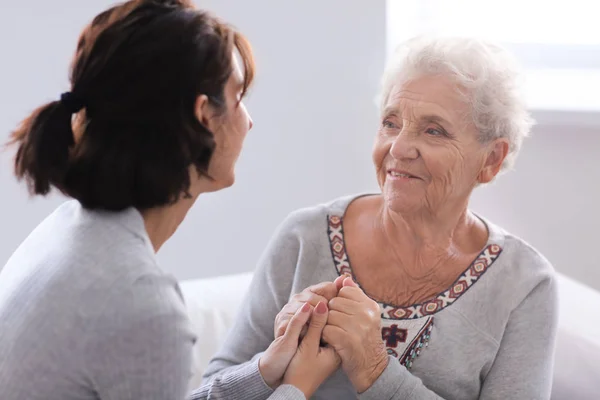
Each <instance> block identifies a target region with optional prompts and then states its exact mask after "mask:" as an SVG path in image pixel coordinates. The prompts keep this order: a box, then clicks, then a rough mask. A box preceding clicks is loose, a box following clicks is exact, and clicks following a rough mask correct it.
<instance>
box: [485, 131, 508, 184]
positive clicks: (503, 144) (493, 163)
mask: <svg viewBox="0 0 600 400" xmlns="http://www.w3.org/2000/svg"><path fill="white" fill-rule="evenodd" d="M508 150H509V144H508V140H507V139H504V138H502V139H496V140H494V141H493V142H492V143H490V144H489V146H488V148H487V149H486V152H487V156H486V158H485V160H484V164H483V168H482V169H481V172H480V173H479V177H478V181H479V183H489V182H491V181H492V180H493V179H494V178H495V177H496V175H498V172H500V169H501V168H502V164H503V163H504V160H505V159H506V156H507V155H508Z"/></svg>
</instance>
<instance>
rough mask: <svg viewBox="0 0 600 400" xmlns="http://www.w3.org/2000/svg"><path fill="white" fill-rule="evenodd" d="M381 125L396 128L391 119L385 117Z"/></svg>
mask: <svg viewBox="0 0 600 400" xmlns="http://www.w3.org/2000/svg"><path fill="white" fill-rule="evenodd" d="M381 126H383V127H384V128H389V129H394V128H396V124H394V123H393V122H392V121H390V120H389V119H385V120H383V122H382V123H381Z"/></svg>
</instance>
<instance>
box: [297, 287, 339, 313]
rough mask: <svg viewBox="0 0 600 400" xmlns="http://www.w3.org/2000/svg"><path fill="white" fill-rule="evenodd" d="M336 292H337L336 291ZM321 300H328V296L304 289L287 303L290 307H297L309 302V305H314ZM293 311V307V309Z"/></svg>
mask: <svg viewBox="0 0 600 400" xmlns="http://www.w3.org/2000/svg"><path fill="white" fill-rule="evenodd" d="M336 294H337V293H336ZM321 301H325V302H326V301H329V299H328V298H326V297H324V296H321V295H319V294H317V293H314V292H311V291H310V290H309V289H305V290H303V291H302V292H300V293H298V294H297V297H296V298H295V299H294V300H292V301H291V302H289V303H288V305H289V306H290V308H291V309H294V308H295V307H299V306H300V305H302V304H304V303H310V305H311V306H313V307H316V306H317V304H319V302H321ZM294 312H295V309H294Z"/></svg>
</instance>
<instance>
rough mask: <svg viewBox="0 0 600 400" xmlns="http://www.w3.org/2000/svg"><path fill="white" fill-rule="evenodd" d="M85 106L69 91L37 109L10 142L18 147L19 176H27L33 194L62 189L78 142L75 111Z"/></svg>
mask: <svg viewBox="0 0 600 400" xmlns="http://www.w3.org/2000/svg"><path fill="white" fill-rule="evenodd" d="M82 108H83V105H82V104H80V103H78V102H76V101H75V100H74V97H73V95H72V93H70V92H67V93H65V94H63V95H62V96H61V100H60V101H53V102H51V103H48V104H46V105H44V106H42V107H40V108H38V109H37V110H35V111H34V112H33V113H32V114H31V115H30V116H29V117H28V118H26V119H25V120H24V121H23V122H21V124H20V125H19V127H18V128H17V129H16V130H15V131H14V132H13V133H12V135H11V140H10V142H9V145H17V146H18V149H17V154H16V156H15V175H16V176H17V178H18V179H19V180H21V179H25V181H26V182H27V185H28V187H29V190H30V192H31V193H32V194H41V195H45V194H47V193H48V192H49V191H50V188H51V186H55V187H57V188H58V189H61V187H62V183H63V180H64V176H65V174H66V171H67V168H68V165H69V153H70V150H71V147H72V146H73V145H74V143H75V142H74V135H73V127H72V125H71V123H72V117H73V113H75V112H77V111H79V110H81V109H82Z"/></svg>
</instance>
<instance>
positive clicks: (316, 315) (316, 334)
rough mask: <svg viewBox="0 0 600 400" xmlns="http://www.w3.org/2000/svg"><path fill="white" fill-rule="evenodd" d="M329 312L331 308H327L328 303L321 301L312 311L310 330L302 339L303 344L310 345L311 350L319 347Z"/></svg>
mask: <svg viewBox="0 0 600 400" xmlns="http://www.w3.org/2000/svg"><path fill="white" fill-rule="evenodd" d="M328 314H329V310H328V309H327V304H325V303H323V302H319V304H317V306H316V307H315V310H314V312H313V313H312V317H311V319H310V324H309V326H308V331H307V332H306V336H304V339H303V340H302V345H304V346H308V347H309V349H310V350H314V351H315V352H316V351H317V350H318V349H319V343H320V342H321V335H322V334H323V329H324V328H325V325H326V324H327V316H328Z"/></svg>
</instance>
